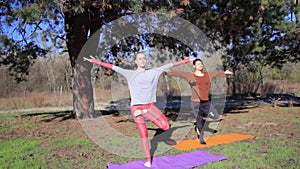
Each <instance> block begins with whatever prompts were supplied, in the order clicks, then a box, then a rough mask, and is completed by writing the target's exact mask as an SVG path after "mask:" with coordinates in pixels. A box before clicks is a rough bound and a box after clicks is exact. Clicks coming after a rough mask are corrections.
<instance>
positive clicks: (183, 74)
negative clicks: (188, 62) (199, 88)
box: [167, 69, 189, 80]
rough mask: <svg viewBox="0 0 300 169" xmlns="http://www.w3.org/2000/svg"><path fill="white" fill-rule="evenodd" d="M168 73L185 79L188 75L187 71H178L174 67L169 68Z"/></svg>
mask: <svg viewBox="0 0 300 169" xmlns="http://www.w3.org/2000/svg"><path fill="white" fill-rule="evenodd" d="M167 72H168V73H169V75H171V76H175V77H180V78H183V79H185V80H187V78H188V76H189V73H188V72H182V71H179V70H174V69H170V70H168V71H167Z"/></svg>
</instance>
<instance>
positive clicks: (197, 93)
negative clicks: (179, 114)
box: [169, 59, 233, 144]
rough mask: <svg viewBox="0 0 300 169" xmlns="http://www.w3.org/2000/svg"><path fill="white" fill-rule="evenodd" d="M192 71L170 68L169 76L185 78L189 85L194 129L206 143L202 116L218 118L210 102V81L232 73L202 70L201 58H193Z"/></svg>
mask: <svg viewBox="0 0 300 169" xmlns="http://www.w3.org/2000/svg"><path fill="white" fill-rule="evenodd" d="M193 67H194V72H182V71H178V70H170V71H169V74H170V75H171V76H177V77H180V78H183V79H185V80H186V81H187V82H188V83H189V84H190V86H191V89H192V96H191V104H192V111H193V113H194V115H195V117H196V123H197V124H196V131H197V134H198V136H199V139H200V143H201V144H206V142H205V141H204V139H203V131H204V128H203V116H209V117H210V118H212V119H218V118H219V113H218V111H217V110H216V108H215V107H214V106H213V105H212V104H210V101H209V89H210V81H211V79H213V78H216V77H225V75H227V74H228V75H229V74H230V75H232V74H233V73H232V72H231V71H229V70H226V71H225V72H203V67H204V66H203V62H202V60H201V59H195V60H193Z"/></svg>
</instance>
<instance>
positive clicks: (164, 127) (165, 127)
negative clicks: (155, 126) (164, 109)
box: [162, 124, 170, 130]
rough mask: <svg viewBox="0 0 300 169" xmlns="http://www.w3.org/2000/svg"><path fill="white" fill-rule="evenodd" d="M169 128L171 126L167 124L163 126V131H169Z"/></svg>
mask: <svg viewBox="0 0 300 169" xmlns="http://www.w3.org/2000/svg"><path fill="white" fill-rule="evenodd" d="M169 128H170V124H166V125H164V126H163V128H162V129H163V130H168V129H169Z"/></svg>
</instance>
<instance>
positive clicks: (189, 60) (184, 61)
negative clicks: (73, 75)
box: [173, 58, 194, 66]
mask: <svg viewBox="0 0 300 169" xmlns="http://www.w3.org/2000/svg"><path fill="white" fill-rule="evenodd" d="M193 60H194V59H190V58H184V59H183V60H181V61H178V62H173V66H179V65H182V64H186V63H189V62H192V61H193Z"/></svg>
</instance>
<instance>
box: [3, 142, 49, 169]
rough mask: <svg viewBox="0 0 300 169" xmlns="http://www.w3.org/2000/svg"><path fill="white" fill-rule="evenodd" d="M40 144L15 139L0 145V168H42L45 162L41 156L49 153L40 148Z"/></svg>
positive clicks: (47, 150) (45, 149)
mask: <svg viewBox="0 0 300 169" xmlns="http://www.w3.org/2000/svg"><path fill="white" fill-rule="evenodd" d="M39 144H40V142H38V141H33V140H24V139H15V140H11V141H9V142H1V143H0V168H20V169H21V168H43V166H46V165H47V160H46V159H45V158H44V155H43V154H47V153H50V150H49V149H47V148H40V147H39Z"/></svg>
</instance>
